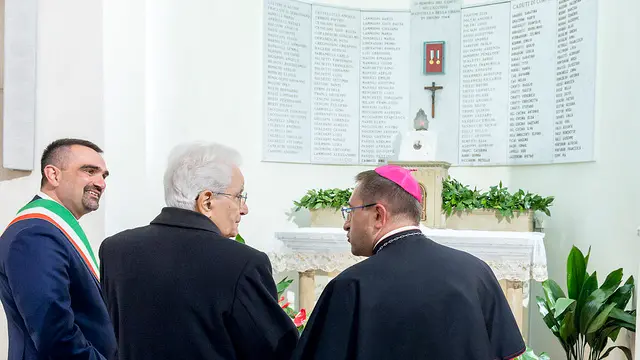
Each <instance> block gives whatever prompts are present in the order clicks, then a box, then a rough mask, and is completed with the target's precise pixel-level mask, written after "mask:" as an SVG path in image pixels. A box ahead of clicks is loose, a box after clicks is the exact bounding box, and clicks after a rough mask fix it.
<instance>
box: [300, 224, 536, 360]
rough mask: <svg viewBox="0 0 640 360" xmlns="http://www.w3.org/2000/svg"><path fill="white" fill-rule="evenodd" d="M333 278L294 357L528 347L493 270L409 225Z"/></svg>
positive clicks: (476, 352)
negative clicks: (369, 255)
mask: <svg viewBox="0 0 640 360" xmlns="http://www.w3.org/2000/svg"><path fill="white" fill-rule="evenodd" d="M374 254H375V255H373V256H372V257H370V258H368V259H366V260H364V261H362V262H360V263H358V264H356V265H354V266H352V267H350V268H349V269H347V270H345V271H344V272H342V273H341V274H340V275H338V276H337V277H336V278H335V279H333V280H332V281H331V282H330V283H329V284H328V285H327V287H326V288H325V290H324V292H323V293H322V296H321V297H320V299H319V300H318V303H317V304H316V306H315V308H314V310H313V313H312V315H311V317H310V319H309V322H308V324H307V327H306V328H305V330H304V332H303V334H302V338H301V339H300V342H299V346H298V348H297V350H296V353H295V355H294V359H304V360H307V359H321V360H340V359H358V360H365V359H366V360H374V359H390V360H396V359H407V360H408V359H429V360H445V359H446V360H452V359H460V360H462V359H465V360H469V359H478V360H494V359H511V358H514V357H516V356H518V355H519V354H521V353H522V352H524V350H525V344H524V341H523V339H522V336H521V334H520V331H519V329H518V326H517V324H516V321H515V318H514V317H513V314H512V313H511V310H510V308H509V305H508V303H507V300H506V298H505V297H504V295H503V293H502V290H501V288H500V285H499V284H498V281H497V279H496V277H495V275H494V274H493V272H492V270H491V268H489V266H488V265H487V264H485V263H484V262H483V261H481V260H480V259H478V258H476V257H474V256H472V255H470V254H468V253H465V252H462V251H458V250H455V249H451V248H448V247H445V246H442V245H439V244H437V243H435V242H433V241H432V240H429V239H427V238H426V237H425V236H424V235H423V234H422V233H421V232H420V231H419V230H408V231H403V232H400V233H398V234H395V235H392V236H391V237H389V238H387V239H385V240H383V241H382V242H381V243H379V244H378V245H377V246H376V248H375V249H374Z"/></svg>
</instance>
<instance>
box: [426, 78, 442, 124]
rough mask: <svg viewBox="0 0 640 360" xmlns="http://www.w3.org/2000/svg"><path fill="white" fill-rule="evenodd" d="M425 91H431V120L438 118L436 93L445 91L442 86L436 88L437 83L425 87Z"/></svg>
mask: <svg viewBox="0 0 640 360" xmlns="http://www.w3.org/2000/svg"><path fill="white" fill-rule="evenodd" d="M424 89H425V90H431V118H433V119H435V117H436V91H437V90H441V89H444V87H442V86H436V83H435V81H434V82H432V83H431V86H425V87H424Z"/></svg>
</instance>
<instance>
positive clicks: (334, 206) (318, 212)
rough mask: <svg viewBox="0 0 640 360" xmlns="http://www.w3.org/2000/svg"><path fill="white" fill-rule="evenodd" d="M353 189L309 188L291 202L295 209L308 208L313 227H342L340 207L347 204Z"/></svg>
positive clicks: (342, 220)
mask: <svg viewBox="0 0 640 360" xmlns="http://www.w3.org/2000/svg"><path fill="white" fill-rule="evenodd" d="M352 192H353V189H338V188H333V189H311V190H308V191H307V193H306V194H305V195H304V196H303V197H302V198H300V199H299V200H297V201H294V202H293V204H294V205H295V206H296V208H295V211H299V210H300V209H303V208H304V209H308V210H309V212H311V226H313V227H342V225H343V224H344V219H342V214H341V213H340V209H341V208H342V207H343V206H347V204H348V202H349V198H350V197H351V194H352Z"/></svg>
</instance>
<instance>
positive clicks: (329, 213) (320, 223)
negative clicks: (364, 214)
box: [309, 208, 344, 228]
mask: <svg viewBox="0 0 640 360" xmlns="http://www.w3.org/2000/svg"><path fill="white" fill-rule="evenodd" d="M309 211H310V212H311V227H333V228H335V227H337V228H342V226H343V225H344V219H343V218H342V214H341V213H340V210H336V209H328V208H324V209H313V210H309Z"/></svg>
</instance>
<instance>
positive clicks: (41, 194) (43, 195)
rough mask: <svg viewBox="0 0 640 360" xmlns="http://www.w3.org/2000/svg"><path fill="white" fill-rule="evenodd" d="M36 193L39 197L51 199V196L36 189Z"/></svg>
mask: <svg viewBox="0 0 640 360" xmlns="http://www.w3.org/2000/svg"><path fill="white" fill-rule="evenodd" d="M36 195H38V196H39V197H41V198H43V199H47V200H53V199H52V198H51V196H49V195H47V194H45V193H43V192H42V191H38V193H37V194H36ZM53 201H55V200H53Z"/></svg>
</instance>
